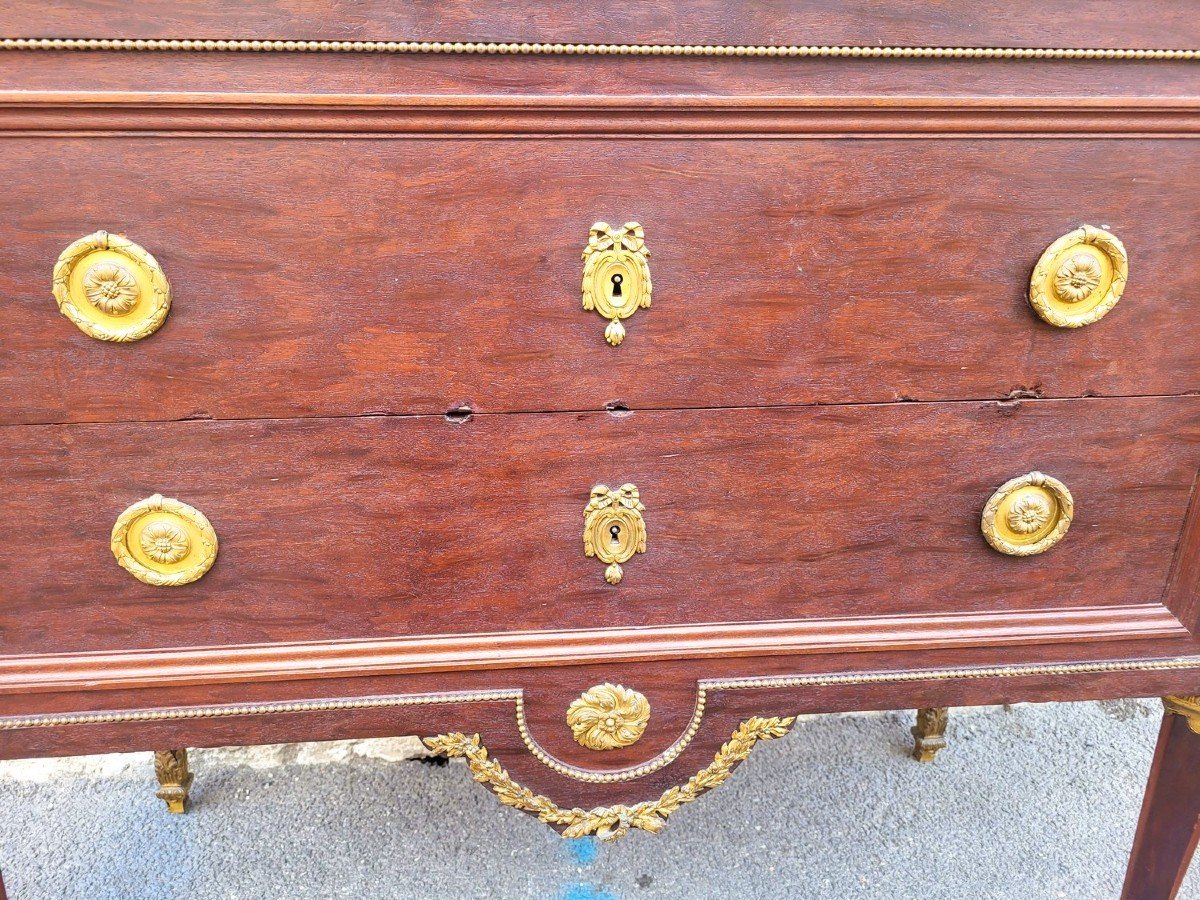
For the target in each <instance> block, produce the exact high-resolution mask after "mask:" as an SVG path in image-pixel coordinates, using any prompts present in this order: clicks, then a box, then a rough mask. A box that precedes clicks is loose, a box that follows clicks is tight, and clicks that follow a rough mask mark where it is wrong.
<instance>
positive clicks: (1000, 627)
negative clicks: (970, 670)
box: [0, 603, 1190, 695]
mask: <svg viewBox="0 0 1200 900" xmlns="http://www.w3.org/2000/svg"><path fill="white" fill-rule="evenodd" d="M1189 634H1190V632H1188V630H1187V629H1186V628H1184V626H1183V625H1182V624H1180V622H1179V620H1178V619H1176V618H1175V617H1174V616H1173V615H1172V614H1171V613H1170V612H1169V611H1168V610H1167V609H1166V608H1165V607H1163V606H1161V605H1159V604H1157V603H1147V604H1139V605H1130V606H1102V607H1077V608H1074V609H1042V610H1029V611H1023V612H1019V613H1014V612H995V613H957V614H951V615H945V614H943V615H908V616H870V617H862V618H838V619H813V620H788V621H778V622H732V623H701V624H692V625H667V626H656V627H645V628H638V627H624V628H603V629H578V630H569V629H562V630H554V631H514V632H499V633H490V634H468V635H424V636H414V637H394V638H376V639H369V640H342V641H314V642H296V643H276V644H244V645H232V646H222V647H185V648H163V649H153V650H129V651H97V652H83V653H52V654H37V655H30V656H9V657H0V695H3V694H13V693H28V692H39V691H42V692H44V691H67V690H74V691H82V690H108V689H113V688H129V687H153V688H162V687H178V686H181V685H187V684H229V683H236V682H245V681H288V680H296V679H305V678H330V677H353V676H358V675H400V674H416V673H424V672H444V671H460V672H461V671H478V670H486V669H516V668H528V667H533V666H559V665H586V664H593V663H617V662H636V661H647V660H668V659H717V658H726V657H745V656H783V655H789V654H805V653H808V654H811V653H831V652H839V653H853V652H869V651H878V650H914V651H926V650H937V649H947V648H954V647H1015V646H1028V645H1035V644H1048V643H1078V642H1089V641H1114V640H1138V639H1147V638H1186V637H1188V636H1189Z"/></svg>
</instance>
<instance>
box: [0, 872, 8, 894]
mask: <svg viewBox="0 0 1200 900" xmlns="http://www.w3.org/2000/svg"><path fill="white" fill-rule="evenodd" d="M0 900H8V894H6V893H5V892H4V873H3V872H0Z"/></svg>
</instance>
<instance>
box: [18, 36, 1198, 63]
mask: <svg viewBox="0 0 1200 900" xmlns="http://www.w3.org/2000/svg"><path fill="white" fill-rule="evenodd" d="M0 50H25V51H29V50H85V51H118V52H129V51H134V52H155V53H170V52H204V53H405V54H476V55H508V56H743V57H744V56H749V57H784V58H805V57H815V58H819V59H863V58H866V59H955V60H961V59H1020V60H1045V59H1094V60H1156V61H1194V60H1198V59H1200V50H1163V49H1159V50H1154V49H1137V48H1131V47H1104V48H1100V47H1089V48H1078V47H902V46H886V47H878V46H867V45H815V44H814V45H796V44H791V45H779V46H772V45H757V44H753V45H752V44H603V43H583V44H570V43H559V42H550V43H537V42H531V41H514V42H504V41H281V40H239V39H227V40H206V39H197V38H193V39H186V38H185V39H178V40H177V39H168V38H147V39H138V38H3V39H0Z"/></svg>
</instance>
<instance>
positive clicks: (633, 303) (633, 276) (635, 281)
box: [583, 222, 651, 347]
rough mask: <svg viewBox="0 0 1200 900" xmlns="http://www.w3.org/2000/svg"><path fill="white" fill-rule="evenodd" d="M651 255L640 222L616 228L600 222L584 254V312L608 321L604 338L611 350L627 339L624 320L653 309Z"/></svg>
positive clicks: (592, 231) (594, 227) (593, 228)
mask: <svg viewBox="0 0 1200 900" xmlns="http://www.w3.org/2000/svg"><path fill="white" fill-rule="evenodd" d="M649 258H650V251H649V250H648V249H647V248H646V237H645V232H644V231H643V229H642V226H641V225H639V224H638V223H637V222H626V223H625V224H624V225H622V226H621V227H620V228H613V227H612V226H611V225H609V224H608V223H607V222H597V223H596V224H595V225H593V226H592V229H591V231H590V232H589V233H588V243H587V247H586V248H584V251H583V262H584V266H583V308H584V309H585V310H588V311H589V312H591V311H592V310H595V311H596V312H598V313H599V314H600V315H602V316H604V318H606V319H608V320H609V323H608V327H607V328H605V329H604V338H605V340H607V341H608V342H609V343H610V344H611V345H612V346H614V347H615V346H617V345H618V344H619V343H621V341H623V340H624V339H625V326H624V325H622V324H621V320H622V319H628V318H629V317H630V316H632V315H633V314H634V313H635V312H637V311H638V310H639V309H646V308H648V307H649V306H650V290H651V285H650V263H649V262H648V260H649Z"/></svg>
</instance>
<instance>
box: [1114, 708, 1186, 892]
mask: <svg viewBox="0 0 1200 900" xmlns="http://www.w3.org/2000/svg"><path fill="white" fill-rule="evenodd" d="M1163 705H1164V706H1165V707H1166V712H1165V713H1164V714H1163V723H1162V728H1161V729H1160V730H1159V732H1158V746H1157V747H1156V748H1155V751H1154V762H1153V763H1151V764H1150V780H1149V782H1148V783H1147V784H1146V796H1145V799H1144V800H1142V817H1141V819H1140V820H1139V821H1138V828H1137V835H1136V836H1135V837H1134V839H1133V851H1132V853H1130V856H1129V868H1128V869H1127V870H1126V872H1125V891H1124V893H1122V895H1121V896H1122V897H1123V898H1124V900H1169V898H1171V897H1174V896H1175V892H1176V891H1178V890H1179V884H1180V882H1182V881H1183V876H1184V875H1185V874H1186V873H1187V867H1188V863H1189V862H1190V861H1191V858H1192V852H1193V851H1194V850H1195V849H1196V840H1197V838H1200V828H1198V827H1197V826H1200V697H1164V698H1163Z"/></svg>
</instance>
